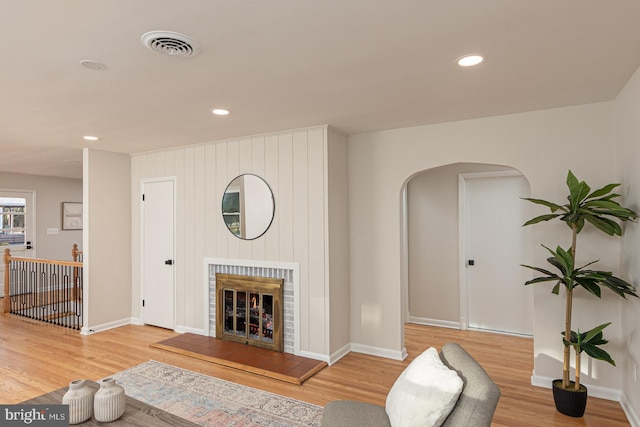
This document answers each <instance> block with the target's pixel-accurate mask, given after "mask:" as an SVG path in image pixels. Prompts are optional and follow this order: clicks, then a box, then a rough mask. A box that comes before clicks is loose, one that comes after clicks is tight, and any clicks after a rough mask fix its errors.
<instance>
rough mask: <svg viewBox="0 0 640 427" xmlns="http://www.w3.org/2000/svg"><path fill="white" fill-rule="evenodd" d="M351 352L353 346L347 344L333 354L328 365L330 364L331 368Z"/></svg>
mask: <svg viewBox="0 0 640 427" xmlns="http://www.w3.org/2000/svg"><path fill="white" fill-rule="evenodd" d="M349 352H351V344H346V345H344V346H343V347H342V348H340V349H338V351H336V352H333V353H332V354H331V355H330V356H329V362H327V363H329V366H331V365H333V364H334V363H336V362H337V361H338V360H340V359H342V358H343V357H345V356H346V355H347V354H349Z"/></svg>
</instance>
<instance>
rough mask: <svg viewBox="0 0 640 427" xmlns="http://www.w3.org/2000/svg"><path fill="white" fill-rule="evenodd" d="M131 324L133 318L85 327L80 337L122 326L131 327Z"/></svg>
mask: <svg viewBox="0 0 640 427" xmlns="http://www.w3.org/2000/svg"><path fill="white" fill-rule="evenodd" d="M131 323H133V322H132V318H131V317H127V318H126V319H120V320H114V321H113V322H107V323H103V324H101V325H95V326H83V327H82V329H81V330H80V335H91V334H95V333H96V332H103V331H107V330H109V329H114V328H119V327H120V326H125V325H130V324H131Z"/></svg>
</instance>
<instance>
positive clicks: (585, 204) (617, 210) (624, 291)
mask: <svg viewBox="0 0 640 427" xmlns="http://www.w3.org/2000/svg"><path fill="white" fill-rule="evenodd" d="M619 185H620V184H608V185H606V186H604V187H602V188H600V189H598V190H595V191H593V192H592V191H591V188H590V187H589V186H588V185H587V184H586V183H585V182H584V181H578V179H577V178H576V177H575V175H574V174H573V173H572V172H571V171H569V173H568V174H567V187H568V190H569V195H568V196H567V203H566V204H563V205H561V204H556V203H553V202H549V201H546V200H541V199H532V198H526V199H525V200H528V201H530V202H532V203H535V204H538V205H543V206H546V207H548V208H549V209H550V210H551V213H549V214H545V215H540V216H537V217H535V218H533V219H531V220H529V221H527V222H526V223H525V224H524V225H531V224H537V223H539V222H543V221H550V220H552V219H556V218H557V219H559V220H561V221H564V222H565V223H566V224H567V226H568V227H569V228H570V229H571V247H570V248H568V249H563V248H562V247H561V246H558V247H557V248H556V250H552V249H550V248H547V247H546V246H545V248H546V249H547V251H549V253H550V255H551V256H550V257H549V258H547V262H548V263H549V264H551V265H552V266H553V267H555V268H556V269H557V270H558V272H557V273H554V272H552V271H549V270H547V269H544V268H540V267H532V266H529V265H523V266H524V267H527V268H530V269H532V270H535V271H537V272H539V273H541V274H542V276H540V277H536V278H534V279H532V280H528V281H527V282H525V285H530V284H534V283H542V282H556V284H555V286H554V287H553V290H552V292H553V293H554V294H556V295H557V294H558V293H559V291H560V287H561V286H562V287H564V289H565V294H566V306H565V324H564V332H563V333H562V335H563V339H562V341H563V343H564V360H563V370H562V388H564V389H574V390H580V354H581V353H582V352H583V351H584V352H585V353H586V354H588V355H589V356H591V357H593V358H594V359H597V360H603V361H606V362H608V363H611V364H612V365H614V366H615V362H614V361H613V359H611V356H610V355H609V354H608V353H607V352H606V351H604V350H603V349H601V348H600V346H601V345H603V344H606V343H607V341H606V340H605V339H604V337H603V333H602V330H603V329H604V328H606V327H607V326H608V325H609V324H610V323H605V324H603V325H599V326H596V327H595V328H593V329H591V330H589V331H586V332H580V331H579V330H578V332H574V331H573V330H572V329H571V314H572V310H573V291H574V289H575V288H576V287H578V286H581V287H583V288H584V289H586V290H587V291H589V292H590V293H592V294H593V295H595V296H597V297H598V298H600V297H601V293H600V291H601V290H600V287H601V286H603V287H605V288H608V289H610V290H611V291H613V292H615V293H616V294H618V295H620V296H621V297H623V298H625V296H626V295H632V296H635V297H637V296H638V295H636V293H635V289H634V288H633V286H632V285H630V284H629V283H627V282H626V281H624V280H622V279H620V278H618V277H616V276H614V275H613V274H612V273H611V272H608V271H599V270H591V269H587V267H589V266H590V265H591V264H593V263H595V262H597V261H593V262H590V263H588V264H586V265H583V266H581V267H577V268H576V266H575V260H576V247H577V236H578V234H580V231H582V229H583V228H584V226H585V224H586V223H589V224H591V225H593V226H594V227H595V228H596V229H598V230H600V231H602V232H604V233H606V234H608V235H609V236H622V228H621V227H620V224H619V222H624V221H635V220H636V219H637V218H638V215H637V214H636V213H635V212H634V211H632V210H631V209H627V208H624V207H622V206H621V205H620V204H619V203H618V202H617V201H615V200H614V199H616V198H618V197H620V195H619V194H616V193H614V192H613V190H614V189H615V188H616V187H618V186H619ZM571 348H573V349H574V350H575V353H576V369H575V380H574V381H573V384H571V381H570V379H569V372H570V371H569V368H570V356H571V354H570V349H571Z"/></svg>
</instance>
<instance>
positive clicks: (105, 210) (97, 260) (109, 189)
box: [82, 148, 131, 334]
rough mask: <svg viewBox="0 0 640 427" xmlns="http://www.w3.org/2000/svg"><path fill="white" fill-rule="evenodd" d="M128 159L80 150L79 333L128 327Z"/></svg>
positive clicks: (129, 259)
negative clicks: (81, 247) (81, 244)
mask: <svg viewBox="0 0 640 427" xmlns="http://www.w3.org/2000/svg"><path fill="white" fill-rule="evenodd" d="M130 165H131V160H130V158H129V156H128V155H125V154H117V153H108V152H106V151H99V150H92V149H87V148H85V149H84V160H83V167H84V173H83V176H84V180H83V183H84V186H83V191H84V206H83V208H84V212H83V213H84V230H83V231H84V233H83V238H84V248H85V251H84V302H85V304H84V307H83V310H84V325H83V328H82V333H83V334H88V333H90V332H93V331H96V332H97V331H100V330H103V329H108V328H111V327H115V326H120V325H123V324H128V323H130V319H131V304H130V301H131V203H130V200H131V195H130V191H129V189H130V187H131V174H130Z"/></svg>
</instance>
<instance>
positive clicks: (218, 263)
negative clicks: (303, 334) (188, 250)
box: [205, 258, 299, 354]
mask: <svg viewBox="0 0 640 427" xmlns="http://www.w3.org/2000/svg"><path fill="white" fill-rule="evenodd" d="M205 265H206V266H207V277H208V296H209V304H208V313H209V331H210V332H209V335H210V336H215V331H216V307H217V302H216V299H217V296H216V274H217V273H220V274H233V275H240V276H253V277H266V278H274V279H283V281H284V283H283V287H282V301H283V304H282V306H283V331H284V350H283V351H284V352H285V353H292V354H296V353H297V350H299V341H298V340H299V338H297V331H296V305H297V302H296V301H297V298H296V295H295V290H296V288H298V284H297V280H298V271H297V269H298V265H297V264H295V263H279V262H270V261H252V260H229V259H219V258H217V259H206V260H205Z"/></svg>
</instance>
